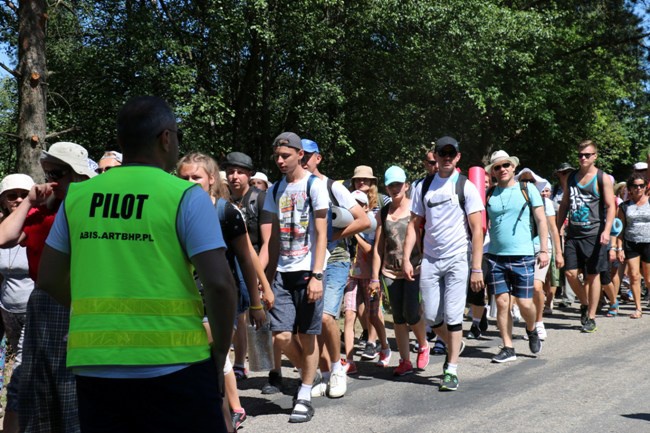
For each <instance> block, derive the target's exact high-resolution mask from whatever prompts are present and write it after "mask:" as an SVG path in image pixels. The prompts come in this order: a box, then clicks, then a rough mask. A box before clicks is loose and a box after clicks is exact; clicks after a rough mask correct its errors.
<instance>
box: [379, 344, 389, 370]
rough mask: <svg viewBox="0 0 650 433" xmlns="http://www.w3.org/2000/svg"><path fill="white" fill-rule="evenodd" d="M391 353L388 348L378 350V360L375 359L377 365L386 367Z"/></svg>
mask: <svg viewBox="0 0 650 433" xmlns="http://www.w3.org/2000/svg"><path fill="white" fill-rule="evenodd" d="M391 354H392V352H391V351H390V348H388V349H385V350H382V351H381V352H379V361H377V367H388V364H390V356H391Z"/></svg>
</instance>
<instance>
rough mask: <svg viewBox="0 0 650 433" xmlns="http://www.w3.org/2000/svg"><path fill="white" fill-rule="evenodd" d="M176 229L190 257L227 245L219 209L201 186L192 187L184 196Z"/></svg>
mask: <svg viewBox="0 0 650 433" xmlns="http://www.w3.org/2000/svg"><path fill="white" fill-rule="evenodd" d="M176 229H177V230H178V236H179V239H180V242H181V245H182V246H183V248H184V249H185V251H186V252H187V256H188V257H190V258H191V257H194V256H195V255H197V254H200V253H203V252H206V251H209V250H214V249H217V248H225V247H226V244H225V242H224V240H223V235H222V233H221V226H220V225H219V216H218V215H217V209H216V208H215V207H214V205H213V204H212V200H210V196H209V195H208V194H207V193H206V192H205V191H203V190H202V189H201V188H199V187H193V188H190V189H189V190H188V191H187V192H186V193H185V196H183V199H182V200H181V205H180V212H179V213H178V219H177V220H176Z"/></svg>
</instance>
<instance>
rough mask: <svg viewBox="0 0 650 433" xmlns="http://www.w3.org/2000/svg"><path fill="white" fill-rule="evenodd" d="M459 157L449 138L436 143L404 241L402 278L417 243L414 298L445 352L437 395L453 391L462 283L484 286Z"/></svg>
mask: <svg viewBox="0 0 650 433" xmlns="http://www.w3.org/2000/svg"><path fill="white" fill-rule="evenodd" d="M460 156H461V155H460V149H459V147H458V142H457V141H456V140H455V139H454V138H452V137H442V138H441V139H439V140H438V141H437V142H436V146H435V154H434V158H435V159H436V161H437V163H438V164H437V165H438V173H437V174H432V175H430V176H428V177H426V178H425V179H424V181H422V182H420V183H419V184H418V185H417V186H416V187H415V190H414V192H413V196H412V197H413V202H412V203H411V220H410V221H409V225H408V228H407V232H406V239H405V241H404V262H403V270H404V275H405V277H406V279H407V280H410V281H413V279H414V275H413V274H414V272H413V264H412V263H411V261H410V260H409V257H410V255H411V251H412V250H413V247H414V245H415V244H416V242H417V240H418V239H421V238H422V239H423V250H424V255H423V257H422V266H421V270H420V293H421V294H422V302H423V305H424V317H425V319H426V320H427V321H429V322H430V323H432V324H433V330H434V331H435V333H436V335H438V338H440V339H442V340H443V341H444V342H445V343H446V345H447V349H448V354H447V359H446V361H445V365H444V366H443V374H444V377H443V379H442V383H441V384H440V388H439V389H440V391H456V390H457V389H458V374H457V369H458V357H459V355H460V352H461V351H462V347H463V345H464V343H463V342H462V339H463V313H464V310H465V301H466V298H467V283H468V279H470V280H471V287H472V290H475V291H478V290H481V289H482V288H483V284H484V282H483V272H482V270H481V260H482V258H483V222H482V219H481V211H482V210H483V209H484V207H483V200H482V198H481V196H480V195H479V192H478V189H477V188H476V186H474V184H473V183H472V182H467V178H466V177H465V176H463V175H461V174H460V173H458V172H457V171H456V164H458V161H460ZM459 192H460V194H459ZM422 228H424V236H422V233H421V232H422ZM470 239H471V247H472V249H471V254H472V259H471V260H472V267H471V272H470V269H469V260H468V253H469V252H470V251H469V248H468V247H469V245H470V243H469V242H468V240H470ZM470 274H471V278H470ZM444 324H446V326H443V325H444Z"/></svg>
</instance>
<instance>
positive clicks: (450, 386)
mask: <svg viewBox="0 0 650 433" xmlns="http://www.w3.org/2000/svg"><path fill="white" fill-rule="evenodd" d="M439 389H440V391H456V390H457V389H458V376H456V375H455V374H451V373H449V372H445V377H443V378H442V382H441V383H440V388H439Z"/></svg>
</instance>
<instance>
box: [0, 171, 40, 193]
mask: <svg viewBox="0 0 650 433" xmlns="http://www.w3.org/2000/svg"><path fill="white" fill-rule="evenodd" d="M32 186H34V180H33V179H32V178H31V177H29V176H27V175H26V174H20V173H19V174H10V175H9V176H5V177H4V179H2V181H1V182H0V195H2V194H3V193H4V192H5V191H9V190H12V189H23V190H25V191H29V190H30V189H32Z"/></svg>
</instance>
